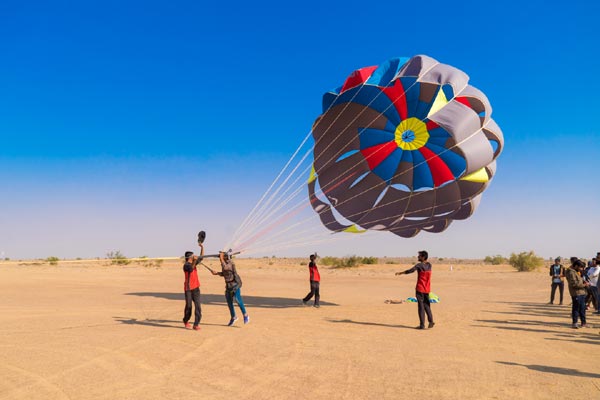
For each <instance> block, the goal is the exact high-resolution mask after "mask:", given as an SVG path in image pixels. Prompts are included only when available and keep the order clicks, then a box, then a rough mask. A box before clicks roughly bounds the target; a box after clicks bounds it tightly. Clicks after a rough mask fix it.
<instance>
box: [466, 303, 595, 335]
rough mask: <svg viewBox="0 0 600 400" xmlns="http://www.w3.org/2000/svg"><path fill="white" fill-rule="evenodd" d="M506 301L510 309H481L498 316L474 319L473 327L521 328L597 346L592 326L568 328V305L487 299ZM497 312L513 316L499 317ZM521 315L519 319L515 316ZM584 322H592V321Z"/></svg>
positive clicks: (569, 321)
mask: <svg viewBox="0 0 600 400" xmlns="http://www.w3.org/2000/svg"><path fill="white" fill-rule="evenodd" d="M488 303H495V304H507V305H509V307H510V308H511V310H510V311H491V310H485V311H484V312H486V313H489V314H498V316H499V318H498V319H478V320H475V322H477V323H478V324H476V325H473V326H474V327H477V328H494V329H499V330H507V331H525V332H535V333H541V334H546V336H547V337H545V338H544V339H545V340H556V341H569V342H573V343H580V344H596V345H600V335H598V334H597V331H596V330H595V329H577V330H576V329H571V307H570V306H569V305H563V306H559V305H551V304H543V303H531V302H488ZM501 315H510V316H512V317H513V318H510V319H501V318H502V317H500V316H501ZM519 318H523V319H519ZM591 318H594V317H592V316H591V315H588V324H590V325H593V323H594V322H595V321H590V319H591Z"/></svg>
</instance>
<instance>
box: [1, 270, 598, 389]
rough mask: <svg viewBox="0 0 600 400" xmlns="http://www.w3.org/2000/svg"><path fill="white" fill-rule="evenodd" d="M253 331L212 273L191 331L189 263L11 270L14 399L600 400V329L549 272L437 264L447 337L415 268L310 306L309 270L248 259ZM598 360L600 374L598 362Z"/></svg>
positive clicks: (6, 379) (8, 326) (369, 275)
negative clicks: (420, 310)
mask: <svg viewBox="0 0 600 400" xmlns="http://www.w3.org/2000/svg"><path fill="white" fill-rule="evenodd" d="M237 263H238V269H239V270H240V272H241V275H242V278H243V280H244V287H243V289H242V292H243V295H244V298H245V300H246V305H247V306H248V310H249V313H250V317H251V321H250V323H249V324H248V325H243V323H240V322H241V321H238V324H237V325H236V326H234V327H227V326H225V324H226V323H227V322H228V319H229V315H228V311H227V306H226V304H225V301H224V300H225V299H224V296H223V286H224V285H223V281H222V278H220V277H214V276H212V275H210V274H209V273H208V272H207V271H206V270H202V271H201V272H200V280H201V284H202V287H201V289H202V302H203V308H202V311H203V319H202V324H201V326H202V329H201V331H200V332H194V331H190V330H186V329H183V326H182V323H181V318H182V311H183V294H182V293H181V290H182V281H183V273H182V272H181V269H180V265H179V262H178V261H169V262H166V263H165V264H164V265H163V266H162V267H160V268H155V267H152V268H149V267H143V266H140V265H135V264H132V265H128V266H107V265H99V264H98V263H96V264H86V263H73V264H60V263H59V265H58V266H49V265H42V266H23V265H15V264H0V322H1V324H0V358H1V361H2V362H0V398H1V399H142V398H143V399H165V398H170V399H183V398H190V396H195V395H197V396H200V397H201V398H204V399H232V398H235V399H298V398H314V399H325V398H326V399H382V398H385V399H400V398H406V399H411V398H417V396H419V397H423V396H426V398H430V399H457V398H461V399H537V398H540V399H544V398H551V397H552V398H561V397H564V398H600V369H599V367H598V365H599V364H598V362H599V361H600V357H598V356H597V354H598V351H599V349H600V347H599V346H600V335H599V334H598V331H599V329H598V326H600V317H599V316H597V315H594V316H590V318H589V319H590V322H591V323H592V325H594V324H595V325H596V327H595V328H593V329H585V330H584V329H580V330H572V329H570V308H569V305H568V304H569V303H570V298H569V297H568V295H567V296H566V300H565V305H564V306H556V305H555V306H549V305H546V304H545V303H546V302H547V301H548V295H549V280H548V277H547V275H546V274H545V272H534V273H517V272H514V271H512V270H511V268H510V267H508V266H499V267H492V266H476V265H469V266H467V265H461V266H455V267H454V270H453V271H450V270H449V266H448V265H437V264H434V275H433V285H432V288H433V291H434V292H435V293H436V294H438V295H439V296H440V298H441V299H442V301H441V303H440V304H435V305H433V313H434V317H435V318H436V322H437V324H436V327H435V328H434V329H431V330H426V331H418V330H415V329H413V328H414V327H415V326H416V325H417V324H418V319H417V312H416V305H415V304H410V303H405V304H398V305H389V304H385V303H384V301H385V300H386V299H402V298H406V297H409V296H412V295H413V294H414V284H415V279H416V275H410V276H401V277H396V276H394V272H395V271H398V270H402V269H405V268H406V267H407V265H406V264H403V265H401V266H394V265H375V266H368V267H366V266H364V267H360V268H357V269H351V270H339V269H327V268H324V267H321V275H322V278H323V279H322V286H321V293H322V307H321V308H320V309H315V308H313V307H303V306H301V304H300V298H302V297H303V296H304V295H305V294H306V293H307V292H308V289H309V287H308V272H307V270H306V266H301V265H300V260H277V261H275V262H274V263H273V264H272V265H268V264H267V263H266V261H264V260H238V262H237ZM593 360H595V364H593V363H592V361H593Z"/></svg>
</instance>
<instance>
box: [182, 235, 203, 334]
mask: <svg viewBox="0 0 600 400" xmlns="http://www.w3.org/2000/svg"><path fill="white" fill-rule="evenodd" d="M198 245H199V246H200V257H197V256H195V255H194V253H193V252H191V251H186V252H185V264H184V265H183V274H184V275H185V281H184V282H183V290H184V293H185V308H184V310H183V325H184V326H185V327H186V328H187V329H190V328H192V326H191V325H190V323H189V320H190V318H191V317H192V303H194V327H193V328H194V330H196V331H199V330H200V326H199V325H200V320H201V319H202V309H201V308H200V280H199V279H198V270H197V269H196V266H197V265H198V263H200V261H202V256H203V255H204V245H203V244H202V243H198Z"/></svg>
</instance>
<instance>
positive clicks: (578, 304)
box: [565, 258, 589, 329]
mask: <svg viewBox="0 0 600 400" xmlns="http://www.w3.org/2000/svg"><path fill="white" fill-rule="evenodd" d="M584 268H585V263H584V262H583V261H581V260H578V259H576V258H575V260H574V261H572V264H571V266H570V267H569V268H568V269H567V270H566V271H565V276H566V278H567V282H568V284H569V294H570V295H571V299H572V300H573V306H572V309H571V317H572V318H573V328H574V329H577V328H579V326H578V325H577V320H578V319H581V327H582V328H587V320H586V317H585V296H586V288H587V287H588V286H589V283H588V282H585V281H584V280H583V278H582V277H581V273H582V272H583V270H584Z"/></svg>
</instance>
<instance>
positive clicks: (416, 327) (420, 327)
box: [415, 325, 425, 329]
mask: <svg viewBox="0 0 600 400" xmlns="http://www.w3.org/2000/svg"><path fill="white" fill-rule="evenodd" d="M415 329H425V327H424V326H423V325H419V326H415Z"/></svg>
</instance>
